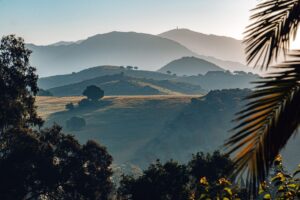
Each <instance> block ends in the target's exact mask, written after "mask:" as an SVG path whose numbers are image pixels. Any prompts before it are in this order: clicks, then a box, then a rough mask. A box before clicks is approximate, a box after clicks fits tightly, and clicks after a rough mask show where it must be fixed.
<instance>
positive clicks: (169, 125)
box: [37, 89, 300, 167]
mask: <svg viewBox="0 0 300 200" xmlns="http://www.w3.org/2000/svg"><path fill="white" fill-rule="evenodd" d="M249 92H250V91H249V90H239V89H235V90H221V91H219V90H218V91H212V92H210V93H209V94H208V95H206V96H203V97H202V98H199V97H200V96H182V95H180V96H172V95H168V96H114V97H104V99H103V100H102V101H103V105H106V106H102V107H98V108H91V109H74V110H71V111H66V110H65V105H66V104H67V103H69V102H73V103H74V104H76V103H77V102H78V101H79V100H80V99H81V98H82V97H61V98H58V97H38V99H37V104H38V106H39V107H38V112H39V114H41V115H42V116H43V117H44V119H45V120H46V126H49V125H52V124H53V122H56V123H58V124H60V125H62V126H63V127H64V130H65V131H67V132H69V133H71V134H74V135H75V136H76V137H77V138H78V139H79V140H80V142H85V141H87V140H89V139H95V140H96V141H100V142H101V144H103V145H105V146H107V149H108V152H109V153H111V154H112V155H113V157H114V162H115V163H117V164H124V163H132V164H137V165H139V166H142V167H146V166H148V164H149V163H151V162H153V161H155V160H156V159H157V158H160V159H161V160H163V161H165V160H169V159H171V158H173V159H175V160H179V161H187V160H189V159H190V158H191V156H192V154H193V153H196V152H198V151H205V152H211V151H213V150H215V149H220V148H222V145H223V144H224V140H225V139H227V138H228V137H229V136H230V135H231V134H232V133H230V132H228V130H230V129H231V128H232V127H233V126H234V124H233V123H232V121H231V120H232V119H233V118H234V117H235V113H236V112H237V111H238V110H240V108H241V106H242V105H244V104H245V102H241V99H242V98H243V97H245V96H246V95H248V94H249ZM73 116H80V117H82V118H84V119H85V120H86V127H85V128H84V129H83V130H80V131H69V130H67V129H66V121H67V120H68V119H70V118H71V117H73ZM292 140H293V141H291V145H288V146H287V148H286V149H285V150H284V151H285V154H284V158H285V159H287V160H288V161H289V162H288V166H293V167H295V166H297V164H298V162H299V160H300V154H299V141H300V137H299V134H298V137H297V138H292ZM297 144H298V145H297Z"/></svg>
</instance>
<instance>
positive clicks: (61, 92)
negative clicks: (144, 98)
mask: <svg viewBox="0 0 300 200" xmlns="http://www.w3.org/2000/svg"><path fill="white" fill-rule="evenodd" d="M89 85H96V86H99V87H101V88H102V89H103V90H104V91H105V95H171V94H172V95H174V94H177V95H181V94H204V93H206V91H205V90H203V89H202V88H201V87H200V86H198V85H192V84H189V83H182V82H175V81H170V80H161V81H158V80H153V79H145V78H133V77H128V76H124V74H115V75H106V76H101V77H97V78H93V79H89V80H85V81H82V82H79V83H74V84H70V85H65V86H61V87H56V88H52V89H49V92H51V93H52V94H53V95H54V96H78V95H81V94H82V92H83V91H84V89H85V88H86V87H87V86H89Z"/></svg>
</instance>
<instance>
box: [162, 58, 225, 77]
mask: <svg viewBox="0 0 300 200" xmlns="http://www.w3.org/2000/svg"><path fill="white" fill-rule="evenodd" d="M158 71H159V72H162V73H172V74H177V75H180V76H182V75H187V76H191V75H198V74H202V75H204V74H206V73H207V72H209V71H224V69H222V68H221V67H219V66H217V65H215V64H213V63H211V62H208V61H206V60H203V59H200V58H196V57H194V56H184V57H182V58H180V59H177V60H174V61H172V62H170V63H168V64H167V65H165V66H164V67H162V68H161V69H159V70H158Z"/></svg>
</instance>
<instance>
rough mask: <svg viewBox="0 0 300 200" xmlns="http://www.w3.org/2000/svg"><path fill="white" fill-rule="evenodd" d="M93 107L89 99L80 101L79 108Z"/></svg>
mask: <svg viewBox="0 0 300 200" xmlns="http://www.w3.org/2000/svg"><path fill="white" fill-rule="evenodd" d="M91 105H92V103H91V101H89V100H88V99H82V100H80V101H79V102H78V106H79V107H80V108H85V107H89V106H91Z"/></svg>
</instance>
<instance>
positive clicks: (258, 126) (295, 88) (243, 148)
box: [225, 0, 300, 194]
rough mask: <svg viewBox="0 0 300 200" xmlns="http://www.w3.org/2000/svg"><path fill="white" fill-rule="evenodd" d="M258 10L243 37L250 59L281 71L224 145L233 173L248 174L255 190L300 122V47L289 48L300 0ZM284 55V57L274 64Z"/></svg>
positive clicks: (266, 82)
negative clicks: (299, 48)
mask: <svg viewBox="0 0 300 200" xmlns="http://www.w3.org/2000/svg"><path fill="white" fill-rule="evenodd" d="M253 12H254V14H253V15H252V16H251V20H253V23H252V24H251V25H250V26H248V27H247V30H246V37H245V39H244V43H245V44H246V54H247V62H248V64H251V63H254V65H255V66H260V67H261V69H268V68H269V67H272V68H275V69H278V70H277V71H276V72H273V73H269V75H268V76H267V77H264V78H262V80H260V81H258V82H257V86H256V89H255V90H254V91H253V93H252V95H250V96H249V97H248V98H247V99H248V102H249V103H248V104H247V105H246V107H245V108H244V110H242V111H241V112H239V113H238V117H237V121H238V125H237V126H236V127H235V128H234V129H233V130H234V131H235V134H234V135H233V136H232V137H230V138H229V139H228V140H227V141H226V144H225V146H226V147H227V148H228V152H229V153H230V154H234V161H235V163H236V170H235V173H234V174H235V175H241V174H244V172H247V174H248V176H247V177H248V178H247V182H248V184H249V185H248V186H249V187H248V188H249V189H250V191H251V193H252V194H256V192H257V188H258V185H259V183H260V182H261V181H263V180H264V179H265V178H266V176H267V175H268V173H269V169H270V167H271V166H272V163H273V160H274V159H275V157H276V156H277V155H278V154H279V152H280V150H281V149H282V148H283V147H284V146H285V145H286V143H287V142H288V140H289V139H290V138H291V137H292V136H293V135H295V134H296V129H297V127H298V125H299V122H300V50H297V51H291V50H290V42H292V41H293V40H294V39H295V37H296V34H297V30H298V25H299V21H300V0H263V1H262V2H261V3H260V4H258V5H257V7H256V8H255V9H254V10H253ZM281 55H284V56H285V58H286V59H285V61H284V62H283V63H281V64H277V65H275V66H273V64H272V63H275V62H276V61H277V59H278V58H279V56H281Z"/></svg>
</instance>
